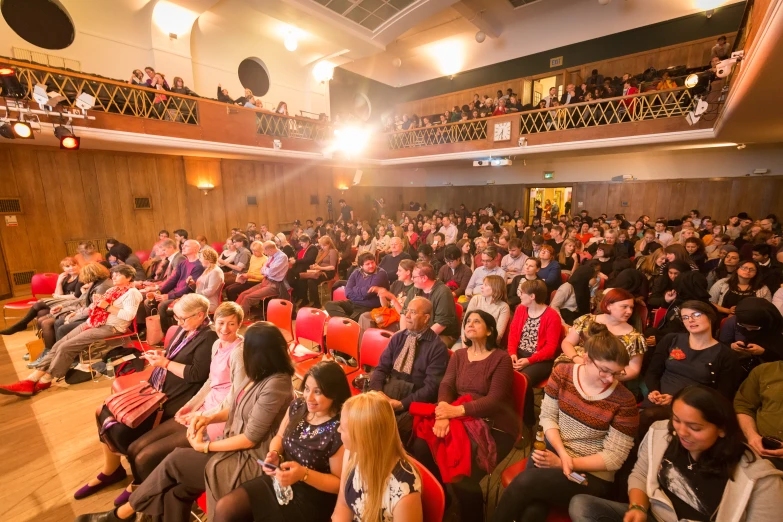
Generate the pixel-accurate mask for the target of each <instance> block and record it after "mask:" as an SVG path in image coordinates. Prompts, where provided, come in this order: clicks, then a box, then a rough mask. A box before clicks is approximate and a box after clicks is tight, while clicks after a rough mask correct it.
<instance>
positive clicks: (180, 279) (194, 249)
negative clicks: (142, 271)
mask: <svg viewBox="0 0 783 522" xmlns="http://www.w3.org/2000/svg"><path fill="white" fill-rule="evenodd" d="M200 248H201V245H200V244H199V242H198V241H196V240H195V239H189V240H187V241H185V242H184V243H183V244H182V255H183V256H184V257H185V259H184V260H183V261H182V262H181V263H179V264H178V265H177V268H176V269H175V270H174V273H172V274H171V276H170V277H169V278H168V279H166V281H165V282H164V283H163V284H162V285H160V287H159V288H158V290H157V291H155V292H154V293H153V292H152V291H149V290H148V293H147V301H145V303H144V304H145V307H146V311H147V314H149V313H152V308H154V307H157V309H158V316H159V317H160V327H161V329H162V330H163V332H164V333H165V332H166V331H168V329H169V326H172V325H173V323H172V321H171V317H172V315H171V314H172V313H173V312H171V311H170V310H169V306H170V305H171V304H172V303H174V302H175V301H176V300H177V299H179V298H180V297H182V296H183V295H185V294H189V293H191V292H193V289H192V288H191V287H190V286H188V278H193V281H195V280H197V279H198V278H199V277H200V276H201V274H202V273H203V272H204V266H203V265H202V264H201V261H200V260H199V258H198V251H199V249H200ZM137 315H138V314H137Z"/></svg>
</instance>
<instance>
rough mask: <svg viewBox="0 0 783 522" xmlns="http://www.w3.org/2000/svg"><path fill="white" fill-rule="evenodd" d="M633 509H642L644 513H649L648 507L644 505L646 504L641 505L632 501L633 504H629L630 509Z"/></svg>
mask: <svg viewBox="0 0 783 522" xmlns="http://www.w3.org/2000/svg"><path fill="white" fill-rule="evenodd" d="M632 509H635V510H637V511H641V512H642V513H644V514H645V515H646V514H647V508H646V507H644V506H641V505H639V504H633V503H632V504H629V505H628V511H631V510H632Z"/></svg>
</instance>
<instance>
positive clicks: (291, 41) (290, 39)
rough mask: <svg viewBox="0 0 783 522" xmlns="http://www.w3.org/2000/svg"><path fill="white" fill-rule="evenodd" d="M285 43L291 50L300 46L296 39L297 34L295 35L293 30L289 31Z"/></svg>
mask: <svg viewBox="0 0 783 522" xmlns="http://www.w3.org/2000/svg"><path fill="white" fill-rule="evenodd" d="M283 44H284V45H285V48H286V49H288V50H289V51H291V52H294V51H296V48H297V47H298V46H299V42H298V41H297V39H296V35H294V33H293V31H292V32H289V33H288V34H287V35H286V37H285V40H284V41H283Z"/></svg>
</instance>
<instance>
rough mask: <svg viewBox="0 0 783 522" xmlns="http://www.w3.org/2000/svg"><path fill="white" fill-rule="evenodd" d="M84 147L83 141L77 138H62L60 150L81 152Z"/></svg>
mask: <svg viewBox="0 0 783 522" xmlns="http://www.w3.org/2000/svg"><path fill="white" fill-rule="evenodd" d="M81 146H82V139H81V138H78V137H76V136H64V137H63V138H60V148H61V149H64V150H79V147H81Z"/></svg>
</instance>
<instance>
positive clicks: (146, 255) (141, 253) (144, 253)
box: [133, 250, 152, 265]
mask: <svg viewBox="0 0 783 522" xmlns="http://www.w3.org/2000/svg"><path fill="white" fill-rule="evenodd" d="M133 254H134V255H135V256H136V257H138V258H139V262H140V263H141V264H142V265H143V264H144V263H146V262H147V261H149V259H150V254H152V250H137V251H136V252H134V253H133Z"/></svg>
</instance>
